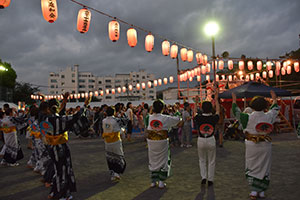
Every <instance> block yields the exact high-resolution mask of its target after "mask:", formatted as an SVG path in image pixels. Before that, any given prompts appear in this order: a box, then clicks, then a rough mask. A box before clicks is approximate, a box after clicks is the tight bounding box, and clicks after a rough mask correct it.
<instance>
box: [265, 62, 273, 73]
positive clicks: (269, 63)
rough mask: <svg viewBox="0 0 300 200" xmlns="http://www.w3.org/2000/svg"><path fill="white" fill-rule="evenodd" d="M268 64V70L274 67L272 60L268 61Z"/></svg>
mask: <svg viewBox="0 0 300 200" xmlns="http://www.w3.org/2000/svg"><path fill="white" fill-rule="evenodd" d="M266 65H267V70H268V71H269V70H271V69H272V62H271V61H267V63H266Z"/></svg>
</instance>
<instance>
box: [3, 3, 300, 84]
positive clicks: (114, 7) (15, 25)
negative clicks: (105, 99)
mask: <svg viewBox="0 0 300 200" xmlns="http://www.w3.org/2000/svg"><path fill="white" fill-rule="evenodd" d="M81 2H84V3H86V4H88V5H90V6H91V7H94V8H98V9H99V10H101V11H104V12H107V13H109V14H111V15H113V16H116V17H120V18H121V19H123V20H125V21H128V22H129V23H132V24H135V25H138V26H141V27H143V28H145V29H147V30H150V31H152V32H154V33H156V34H159V35H162V36H166V37H167V38H169V39H172V40H175V41H177V42H180V43H183V44H185V45H187V46H190V47H192V48H195V49H199V50H201V51H202V52H204V53H208V54H210V52H211V41H210V38H208V37H206V36H205V35H204V33H203V26H204V24H205V23H206V22H207V21H208V20H211V19H213V20H216V21H218V22H219V23H220V25H221V32H220V34H219V35H218V36H217V37H216V51H217V53H218V54H221V53H222V52H223V51H225V50H226V51H229V52H230V55H231V56H233V57H240V55H241V54H245V55H247V56H252V57H269V58H277V57H278V56H280V55H282V54H284V53H285V52H288V51H290V50H293V49H297V48H299V44H298V34H299V33H300V21H299V16H298V15H299V9H300V1H298V0H285V1H282V0H263V1H262V0H252V1H249V0H201V1H199V0H186V1H182V0H172V1H171V0H153V1H149V0H126V1H124V0H115V1H110V0H103V1H98V0H89V1H81ZM79 9H80V6H78V5H76V4H74V3H72V2H71V1H69V0H64V1H58V11H59V13H58V20H57V21H56V22H55V23H53V24H49V23H48V22H46V21H45V20H44V19H43V17H42V13H41V8H40V0H31V1H20V0H19V1H18V0H12V3H11V5H10V6H9V7H8V8H6V9H3V10H0V27H1V32H0V58H1V59H2V60H4V61H6V62H10V63H11V64H12V66H13V67H14V68H15V69H16V71H17V74H18V80H20V81H25V82H30V83H35V84H41V85H47V80H48V73H49V72H50V71H57V70H58V69H62V68H65V67H66V66H70V65H74V64H79V65H80V70H82V71H92V72H93V73H95V74H97V75H109V74H114V73H126V72H129V71H134V70H138V69H146V70H147V71H148V72H151V73H154V74H155V75H156V77H163V76H166V75H175V74H176V61H175V60H172V59H170V58H169V57H165V56H163V55H162V54H161V46H160V44H161V42H162V41H161V39H159V38H156V39H155V48H154V50H153V52H151V53H148V52H146V51H145V50H144V37H145V36H146V33H144V32H142V31H138V45H137V47H135V48H130V47H129V46H128V45H127V40H126V30H127V29H128V27H129V26H128V25H125V24H121V37H120V40H119V41H118V42H116V43H113V42H111V41H110V40H109V39H108V35H107V23H108V22H109V21H110V19H109V18H108V17H105V16H102V15H99V14H97V13H95V12H92V22H91V26H90V31H89V32H88V33H86V34H80V33H79V32H78V31H77V30H76V20H77V12H78V10H79ZM194 64H195V63H193V64H188V63H184V64H181V68H188V67H191V66H193V65H194Z"/></svg>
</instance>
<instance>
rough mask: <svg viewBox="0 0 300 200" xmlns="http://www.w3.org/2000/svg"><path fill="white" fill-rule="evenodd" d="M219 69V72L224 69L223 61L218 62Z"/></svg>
mask: <svg viewBox="0 0 300 200" xmlns="http://www.w3.org/2000/svg"><path fill="white" fill-rule="evenodd" d="M219 69H220V70H222V69H224V61H223V60H220V61H219Z"/></svg>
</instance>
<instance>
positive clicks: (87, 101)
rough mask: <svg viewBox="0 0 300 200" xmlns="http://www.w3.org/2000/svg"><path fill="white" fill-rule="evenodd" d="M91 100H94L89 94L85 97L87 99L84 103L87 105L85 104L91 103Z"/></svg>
mask: <svg viewBox="0 0 300 200" xmlns="http://www.w3.org/2000/svg"><path fill="white" fill-rule="evenodd" d="M91 100H92V96H88V97H87V98H86V99H85V101H84V105H85V106H87V105H89V104H90V102H91Z"/></svg>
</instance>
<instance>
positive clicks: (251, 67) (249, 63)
mask: <svg viewBox="0 0 300 200" xmlns="http://www.w3.org/2000/svg"><path fill="white" fill-rule="evenodd" d="M247 65H248V70H250V71H251V70H253V62H252V61H251V60H249V61H248V63H247Z"/></svg>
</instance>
